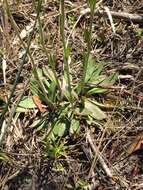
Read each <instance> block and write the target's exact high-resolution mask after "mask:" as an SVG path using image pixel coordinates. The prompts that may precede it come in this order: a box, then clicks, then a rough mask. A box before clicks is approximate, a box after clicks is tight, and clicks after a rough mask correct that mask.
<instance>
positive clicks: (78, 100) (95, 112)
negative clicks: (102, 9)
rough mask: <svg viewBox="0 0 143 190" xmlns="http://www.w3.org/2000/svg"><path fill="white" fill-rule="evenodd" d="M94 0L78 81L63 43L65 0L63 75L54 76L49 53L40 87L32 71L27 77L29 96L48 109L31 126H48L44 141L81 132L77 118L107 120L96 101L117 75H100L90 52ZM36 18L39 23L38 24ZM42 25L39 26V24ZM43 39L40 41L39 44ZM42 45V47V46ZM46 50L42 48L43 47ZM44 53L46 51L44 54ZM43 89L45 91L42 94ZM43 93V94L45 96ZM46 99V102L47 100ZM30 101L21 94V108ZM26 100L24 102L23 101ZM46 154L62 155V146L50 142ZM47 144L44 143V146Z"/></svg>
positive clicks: (100, 69)
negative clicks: (36, 98) (72, 74)
mask: <svg viewBox="0 0 143 190" xmlns="http://www.w3.org/2000/svg"><path fill="white" fill-rule="evenodd" d="M95 2H96V1H95V0H88V5H89V8H90V10H91V11H90V17H91V19H90V24H89V26H87V28H86V30H85V41H86V43H87V52H85V53H84V56H83V57H84V59H83V65H81V67H82V70H83V73H81V77H80V79H79V81H78V82H77V81H76V82H75V81H74V80H72V76H71V74H70V65H69V57H70V54H71V53H72V52H71V50H70V48H69V46H68V45H67V44H66V38H65V33H64V23H65V12H64V1H63V0H61V1H60V7H61V10H60V12H61V15H60V22H59V23H60V33H61V40H62V45H63V60H64V61H63V62H64V63H63V64H64V69H63V72H62V76H60V77H57V76H58V73H57V72H56V70H55V60H54V55H52V54H51V55H49V56H48V60H49V65H48V66H43V67H42V68H37V71H36V73H37V75H38V78H39V79H40V84H42V89H41V87H40V86H39V84H38V83H37V81H36V79H35V77H34V74H33V76H32V77H31V80H30V90H31V93H32V95H34V96H38V97H39V99H40V100H41V101H42V103H43V104H44V105H45V107H46V109H47V111H46V112H47V114H46V112H45V113H43V115H44V114H45V117H44V116H43V118H40V119H39V120H37V121H35V122H34V123H33V125H32V126H33V127H35V128H37V130H41V129H42V128H43V127H47V125H48V127H49V132H48V134H47V136H46V141H45V142H49V141H51V142H52V143H53V142H56V140H57V139H59V138H62V137H63V136H65V135H74V134H75V133H78V132H79V131H80V121H81V120H85V121H87V122H88V123H90V124H93V123H95V122H97V121H101V120H106V118H107V116H106V113H104V112H103V111H102V110H101V107H102V106H103V104H101V103H100V102H98V101H97V100H95V97H96V95H97V94H104V93H108V89H106V86H109V85H113V84H114V83H115V81H116V79H117V74H116V73H115V74H111V75H110V76H105V75H104V74H103V70H104V66H105V65H106V64H105V63H102V62H98V61H96V60H95V59H94V58H93V57H92V55H91V53H90V52H91V38H92V23H93V16H94V9H95V5H96V3H95ZM40 22H41V21H40V17H39V23H40ZM40 26H41V25H40ZM39 34H40V35H41V36H42V39H43V31H42V28H41V27H40V33H39ZM43 42H44V41H43V40H42V43H43ZM42 47H43V48H44V46H42ZM44 51H45V50H44ZM46 55H47V54H46ZM43 89H44V93H43ZM45 94H46V97H45ZM47 98H48V101H47ZM27 100H28V101H31V107H32V106H33V108H35V107H36V106H35V104H34V102H33V100H32V98H29V97H24V99H23V100H22V102H21V103H20V104H19V105H20V106H21V107H24V106H25V107H26V105H28V102H26V101H27ZM25 102H26V103H25ZM51 145H52V146H51V147H50V149H49V150H50V151H49V153H50V154H51V155H52V154H53V156H54V157H55V156H57V155H62V151H63V147H60V146H59V144H58V145H57V144H51ZM46 147H47V145H46Z"/></svg>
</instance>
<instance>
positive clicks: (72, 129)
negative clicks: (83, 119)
mask: <svg viewBox="0 0 143 190" xmlns="http://www.w3.org/2000/svg"><path fill="white" fill-rule="evenodd" d="M79 131H80V123H79V121H78V120H75V119H72V122H71V125H70V131H69V132H70V134H74V133H78V132H79Z"/></svg>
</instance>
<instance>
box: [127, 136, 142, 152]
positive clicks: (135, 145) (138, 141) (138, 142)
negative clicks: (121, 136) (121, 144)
mask: <svg viewBox="0 0 143 190" xmlns="http://www.w3.org/2000/svg"><path fill="white" fill-rule="evenodd" d="M127 152H128V154H129V155H131V154H135V155H143V133H141V134H139V135H137V136H136V138H135V139H134V140H133V142H132V143H131V144H130V146H129V147H128V148H127Z"/></svg>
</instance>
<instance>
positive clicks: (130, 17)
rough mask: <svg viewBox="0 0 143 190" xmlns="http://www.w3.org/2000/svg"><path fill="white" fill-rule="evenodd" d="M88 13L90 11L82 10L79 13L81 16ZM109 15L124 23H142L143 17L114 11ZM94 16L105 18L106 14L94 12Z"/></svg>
mask: <svg viewBox="0 0 143 190" xmlns="http://www.w3.org/2000/svg"><path fill="white" fill-rule="evenodd" d="M89 12H90V9H89V8H87V9H84V10H82V11H81V14H87V13H89ZM110 14H111V15H112V17H113V18H117V19H123V20H126V21H132V22H133V23H143V16H141V15H138V14H131V13H126V12H115V11H110ZM94 15H95V16H104V17H107V12H106V11H104V10H96V11H95V12H94Z"/></svg>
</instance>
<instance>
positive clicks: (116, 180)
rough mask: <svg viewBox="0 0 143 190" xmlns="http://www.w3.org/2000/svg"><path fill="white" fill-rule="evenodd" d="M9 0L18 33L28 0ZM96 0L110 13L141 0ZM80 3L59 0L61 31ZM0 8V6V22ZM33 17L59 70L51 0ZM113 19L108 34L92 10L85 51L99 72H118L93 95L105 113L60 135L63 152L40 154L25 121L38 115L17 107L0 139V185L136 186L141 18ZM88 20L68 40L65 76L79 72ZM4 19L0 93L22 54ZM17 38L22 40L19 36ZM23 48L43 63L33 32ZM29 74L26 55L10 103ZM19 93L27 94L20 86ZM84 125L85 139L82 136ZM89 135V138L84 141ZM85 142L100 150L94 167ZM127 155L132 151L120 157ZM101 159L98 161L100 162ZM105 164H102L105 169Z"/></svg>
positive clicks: (142, 95)
mask: <svg viewBox="0 0 143 190" xmlns="http://www.w3.org/2000/svg"><path fill="white" fill-rule="evenodd" d="M9 2H10V9H11V12H12V15H13V18H14V20H15V22H16V24H17V25H18V27H19V32H22V31H23V29H25V28H26V27H27V26H29V25H30V24H31V23H32V22H33V20H34V19H35V14H34V11H33V7H32V3H31V1H27V0H25V1H22V0H21V1H19V3H18V1H15V2H14V1H13V2H12V1H9ZM98 3H99V4H98V6H99V7H100V9H103V10H104V6H107V7H108V8H109V9H110V10H112V11H117V12H118V11H124V12H128V13H134V14H135V13H136V14H138V15H141V14H142V15H143V7H142V2H141V1H139V0H134V1H131V0H126V1H122V0H106V1H104V0H103V1H98ZM86 8H87V5H86V1H78V0H77V1H74V0H72V1H65V9H66V12H67V14H66V18H67V23H66V28H65V34H66V36H69V34H70V32H71V29H72V26H73V24H74V23H75V21H76V20H77V19H78V17H79V16H80V15H81V10H85V9H86ZM3 14H4V13H3V8H2V5H1V7H0V17H1V22H0V26H1V27H2V25H3V24H2V18H3ZM41 16H42V22H43V23H42V24H43V28H44V35H45V39H46V48H47V51H48V52H49V53H50V52H51V51H52V52H55V54H56V55H57V69H59V72H60V67H61V65H62V56H61V55H62V46H61V43H60V35H59V28H58V17H59V1H56V0H54V1H46V0H45V1H43V3H42V9H41ZM113 21H114V26H115V30H116V34H113V28H112V27H111V24H110V22H109V19H108V17H107V16H105V17H102V16H100V17H99V16H95V20H94V23H93V37H92V38H93V39H92V48H93V49H92V54H93V56H94V57H95V58H96V59H97V60H99V61H104V62H106V63H107V65H106V68H105V71H104V72H105V73H106V74H110V73H112V72H118V74H119V75H118V81H117V82H116V84H115V86H114V88H112V89H110V90H111V91H110V93H109V94H108V96H103V95H101V96H100V97H98V98H99V99H100V100H101V101H102V103H104V105H105V108H104V109H105V112H106V113H107V114H108V118H109V119H108V121H107V123H106V125H105V126H103V125H102V124H101V123H99V124H97V125H94V126H87V124H85V123H84V121H82V122H81V132H80V134H76V135H75V136H72V137H69V136H67V137H65V138H64V139H63V140H62V143H64V144H65V145H66V146H67V147H68V148H67V149H66V151H65V152H66V156H60V157H57V158H55V159H52V158H50V157H48V156H45V152H44V149H43V144H42V140H43V139H44V135H45V134H46V132H47V129H45V128H43V129H41V130H40V131H38V130H36V129H33V128H32V127H31V125H32V123H33V120H35V119H36V118H40V117H42V113H40V112H39V111H37V110H36V111H35V110H28V111H27V112H25V113H19V114H18V116H17V119H15V120H14V119H13V120H12V123H11V126H10V129H9V130H8V133H7V135H6V137H5V139H4V141H3V143H2V144H1V149H0V187H1V189H4V190H12V189H18V190H20V189H21V190H24V189H25V190H28V189H29V190H30V189H33V190H34V189H35V190H36V189H37V190H54V189H55V190H56V189H57V190H60V189H61V190H64V189H97V190H107V189H118V190H121V189H127V190H130V189H131V190H135V189H143V183H142V180H143V165H142V159H143V153H142V151H143V150H142V138H143V21H142V23H132V21H131V20H128V21H125V20H124V19H120V18H119V19H117V18H116V19H114V18H113ZM88 23H89V15H88V14H85V15H83V17H82V18H81V19H80V20H79V22H78V24H77V25H76V27H75V28H74V30H73V35H72V36H71V37H70V39H69V43H70V46H71V49H72V55H71V59H72V65H71V67H72V74H73V76H74V77H75V80H76V79H77V78H78V75H79V73H80V70H79V68H80V60H81V55H82V53H83V52H84V51H86V48H87V47H86V43H85V42H84V39H83V28H84V26H85V25H86V24H88ZM7 24H8V25H5V28H3V30H4V33H2V34H0V38H1V42H0V46H1V51H2V55H3V56H4V57H3V56H1V58H0V59H1V60H0V62H1V65H2V61H3V59H4V58H5V59H6V64H7V68H6V84H5V85H4V79H3V76H4V74H3V68H2V67H1V66H0V96H1V97H3V98H4V99H5V98H6V97H7V96H8V94H9V93H10V90H11V87H12V85H13V82H14V79H15V76H16V73H17V70H18V68H19V65H20V57H21V56H22V53H23V50H22V48H21V44H20V42H19V41H18V40H17V36H16V34H15V32H14V30H13V28H12V27H11V24H10V21H9V20H7ZM23 40H24V41H25V42H27V41H28V40H27V37H26V38H24V39H23ZM53 44H54V46H53ZM31 52H32V55H33V57H34V61H35V63H36V64H37V66H39V67H42V66H44V65H46V64H48V63H47V59H46V56H45V54H44V53H43V52H42V49H41V46H40V45H39V37H38V31H37V30H35V32H34V35H33V39H32V45H31ZM30 72H31V63H30V61H28V62H27V63H26V64H25V65H24V68H23V70H22V73H21V76H20V80H19V85H18V86H17V88H16V91H15V93H14V96H13V102H15V101H16V100H17V98H18V95H19V94H20V92H21V91H22V89H23V86H24V85H25V83H26V82H27V79H28V77H29V75H30ZM25 93H26V94H27V95H28V94H29V87H28V86H27V89H26V91H25ZM117 104H118V105H120V108H119V107H118V109H116V108H114V106H115V105H117ZM10 110H11V107H9V112H7V114H6V116H5V120H6V121H8V118H9V117H10ZM1 111H2V109H1ZM87 129H88V130H87ZM89 131H90V138H91V139H88V138H87V137H88V136H87V133H89ZM134 139H135V140H134ZM90 140H91V141H92V142H89V141H90ZM92 143H94V144H95V145H96V146H99V151H100V156H101V157H100V156H99V152H98V153H97V154H96V156H97V160H96V163H95V164H94V165H93V162H92V156H93V154H94V153H93V151H92ZM130 144H131V146H130ZM136 146H138V147H136ZM134 147H135V148H134ZM130 153H132V155H131V156H129V157H127V158H126V159H124V158H125V157H126V156H128V154H130ZM101 158H102V159H103V161H104V163H102V161H101V160H100V159H101ZM122 159H123V160H122ZM104 164H105V166H104ZM106 166H108V168H105V167H106ZM91 168H92V169H93V170H92V171H91ZM108 169H109V171H108ZM110 172H111V173H110ZM89 174H91V175H89ZM109 175H111V176H109ZM86 187H87V188H86Z"/></svg>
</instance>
